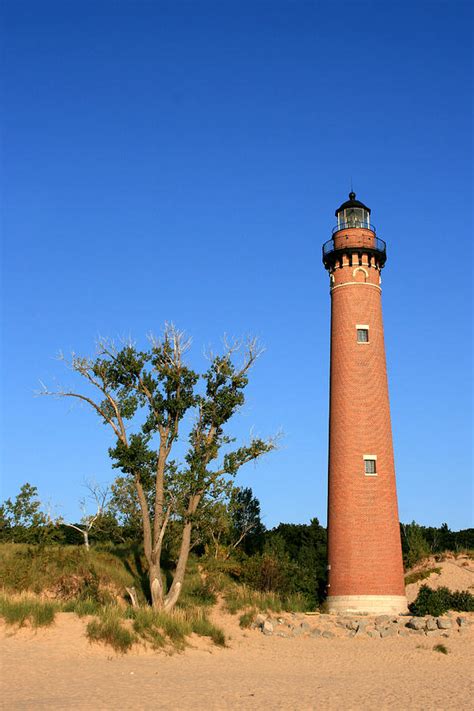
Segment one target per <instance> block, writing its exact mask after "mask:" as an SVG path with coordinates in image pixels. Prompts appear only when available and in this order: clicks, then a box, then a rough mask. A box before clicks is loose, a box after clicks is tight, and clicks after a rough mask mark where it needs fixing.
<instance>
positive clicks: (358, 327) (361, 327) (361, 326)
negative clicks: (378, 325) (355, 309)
mask: <svg viewBox="0 0 474 711" xmlns="http://www.w3.org/2000/svg"><path fill="white" fill-rule="evenodd" d="M357 331H367V340H366V341H359V339H358V338H357V336H358V333H357ZM356 341H357V343H358V344H359V345H361V346H367V345H368V344H369V343H370V328H369V327H368V325H367V324H365V323H363V324H360V323H357V324H356Z"/></svg>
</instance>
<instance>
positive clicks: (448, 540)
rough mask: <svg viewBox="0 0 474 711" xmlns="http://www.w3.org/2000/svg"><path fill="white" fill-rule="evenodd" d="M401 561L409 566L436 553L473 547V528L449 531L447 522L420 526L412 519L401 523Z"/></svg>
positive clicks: (457, 551)
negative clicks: (438, 524) (406, 522)
mask: <svg viewBox="0 0 474 711" xmlns="http://www.w3.org/2000/svg"><path fill="white" fill-rule="evenodd" d="M400 529H401V538H402V551H403V562H404V564H405V568H410V567H412V566H414V565H416V564H417V563H419V562H420V560H422V559H423V558H426V557H427V556H429V555H433V554H436V553H444V552H445V551H452V552H453V553H459V552H462V551H463V550H472V549H473V548H474V528H466V529H464V530H461V531H451V530H450V528H449V527H448V524H447V523H443V524H441V526H440V527H439V528H437V527H435V526H420V525H418V524H417V523H415V522H414V521H413V522H412V523H409V524H401V526H400Z"/></svg>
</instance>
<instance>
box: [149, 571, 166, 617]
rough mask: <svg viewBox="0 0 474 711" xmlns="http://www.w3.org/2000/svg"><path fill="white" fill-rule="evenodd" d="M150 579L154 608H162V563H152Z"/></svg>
mask: <svg viewBox="0 0 474 711" xmlns="http://www.w3.org/2000/svg"><path fill="white" fill-rule="evenodd" d="M148 579H149V581H150V593H151V604H152V607H153V609H154V610H162V609H163V606H164V600H163V597H164V595H163V580H162V577H161V569H160V563H159V562H158V563H152V564H151V565H150V568H149V571H148Z"/></svg>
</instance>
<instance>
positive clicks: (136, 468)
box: [0, 325, 474, 611]
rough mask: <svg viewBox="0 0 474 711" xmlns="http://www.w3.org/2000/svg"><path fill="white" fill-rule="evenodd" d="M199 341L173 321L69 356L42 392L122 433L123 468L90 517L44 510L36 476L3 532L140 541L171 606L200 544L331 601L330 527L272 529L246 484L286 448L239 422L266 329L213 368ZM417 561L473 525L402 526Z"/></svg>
mask: <svg viewBox="0 0 474 711" xmlns="http://www.w3.org/2000/svg"><path fill="white" fill-rule="evenodd" d="M190 345H191V341H190V339H188V338H187V337H186V336H185V334H184V333H183V332H181V331H179V330H178V329H176V328H175V327H174V326H173V325H167V326H166V327H165V329H164V333H163V336H162V337H161V338H153V337H152V338H151V339H150V343H149V346H148V347H147V348H146V349H144V350H142V349H139V348H138V347H137V346H136V345H135V344H134V343H132V342H126V343H121V344H120V345H119V346H117V345H116V344H115V343H114V342H111V341H108V340H104V339H103V340H101V341H100V342H99V343H98V346H97V352H96V354H95V356H93V357H88V356H80V355H77V354H72V356H71V358H70V359H69V360H67V359H66V358H64V357H63V356H61V360H62V361H63V362H64V364H65V365H66V366H67V367H68V369H69V371H70V372H71V373H72V377H73V382H72V384H71V386H70V387H67V388H62V389H59V390H54V391H52V390H49V389H48V388H47V387H46V386H43V388H42V390H41V391H40V393H39V394H40V395H44V396H50V397H54V398H57V399H60V400H62V399H71V400H73V401H76V402H79V403H81V404H83V405H85V406H86V407H88V408H89V410H90V411H91V413H92V414H93V415H95V416H96V418H97V421H98V423H99V424H100V425H103V426H105V427H107V428H108V430H109V432H110V435H111V446H110V447H109V456H110V459H111V463H112V467H113V468H115V469H117V470H118V472H119V474H118V476H117V478H116V479H115V481H114V482H113V484H112V485H111V487H110V489H103V488H101V487H99V486H97V485H94V484H89V504H90V503H92V504H93V509H92V511H91V512H89V513H88V512H87V511H88V510H87V501H86V500H85V501H84V502H83V506H82V508H83V516H82V518H81V520H80V521H65V520H63V519H62V518H59V517H54V516H53V515H52V514H51V512H49V513H48V512H45V511H44V510H42V507H41V503H40V501H39V499H38V497H37V490H36V488H35V487H34V486H32V485H30V484H25V485H24V486H23V487H22V489H21V491H20V493H19V494H18V496H17V497H16V498H15V499H14V500H10V499H8V500H7V501H5V502H4V504H3V505H2V507H1V508H0V540H2V541H15V542H25V543H50V544H54V543H59V544H65V545H67V544H79V543H83V544H84V545H85V546H86V548H88V547H89V546H90V545H91V544H96V545H98V544H100V545H106V544H107V545H120V544H127V543H128V544H130V543H132V544H134V545H137V546H139V547H140V550H141V553H142V555H143V556H144V559H145V568H146V571H147V575H148V588H149V600H150V603H151V605H152V606H153V607H154V608H155V609H157V610H165V611H168V610H171V609H172V608H173V607H174V605H175V604H176V603H177V601H178V599H179V596H180V594H181V590H182V587H183V582H184V577H185V574H186V569H187V565H188V559H189V556H190V554H193V555H197V556H200V557H205V558H206V560H208V561H212V560H214V561H217V562H219V563H220V564H228V565H227V567H228V569H229V570H233V574H234V575H235V576H236V577H238V579H240V580H242V581H243V582H248V583H249V584H250V585H252V586H254V587H257V588H258V589H261V590H264V591H278V592H280V593H282V594H290V593H293V592H299V593H301V594H302V595H304V596H306V597H307V599H308V600H311V601H312V602H314V603H317V602H319V601H321V599H322V598H323V596H324V589H325V584H326V530H325V529H324V528H323V527H322V526H321V525H320V524H319V522H318V520H317V519H313V520H312V521H311V522H310V523H309V524H307V525H296V524H291V523H282V524H280V525H279V526H277V527H276V528H274V529H272V530H270V531H267V530H265V527H264V526H263V524H262V521H261V518H260V504H259V502H258V501H257V499H256V498H255V497H254V496H253V493H252V491H251V490H250V489H249V488H240V487H238V486H236V485H235V483H234V481H235V476H236V474H237V473H238V471H239V469H240V468H241V467H243V466H245V465H246V464H247V463H249V462H251V461H256V460H258V459H260V458H261V457H263V456H265V455H267V454H269V453H271V452H274V451H275V450H276V449H277V440H278V438H277V437H276V436H274V435H273V436H269V437H255V436H251V437H250V438H249V440H248V441H247V442H241V443H239V444H237V443H236V439H235V437H233V436H232V433H231V431H230V426H231V424H232V422H233V421H234V420H235V418H236V416H237V415H238V414H239V412H240V411H241V409H242V407H243V406H244V404H245V393H246V388H247V385H248V383H249V376H250V372H251V370H252V368H253V366H254V365H255V363H256V362H257V360H258V358H259V356H260V355H261V353H262V349H261V348H260V347H259V345H258V343H257V341H256V339H253V338H249V339H247V340H246V341H239V340H233V341H228V340H224V345H223V349H222V352H221V353H219V354H213V353H208V354H207V360H208V365H207V368H206V369H205V370H204V371H203V372H200V373H199V372H197V371H196V370H194V369H193V368H191V367H190V365H189V363H188V362H187V353H188V350H189V348H190ZM401 533H402V542H403V549H404V555H405V561H406V563H408V564H410V565H412V564H414V563H415V562H416V561H417V560H419V559H420V557H422V555H425V554H427V553H429V552H436V551H437V550H442V549H446V548H450V549H456V548H457V547H474V542H473V537H472V530H471V531H467V532H466V531H464V532H463V531H461V532H458V533H453V532H451V531H449V529H448V528H447V526H446V525H443V526H442V527H441V529H434V528H423V527H421V526H417V525H416V524H415V523H413V524H409V525H407V526H402V530H401Z"/></svg>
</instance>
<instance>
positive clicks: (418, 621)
mask: <svg viewBox="0 0 474 711" xmlns="http://www.w3.org/2000/svg"><path fill="white" fill-rule="evenodd" d="M425 625H426V622H425V620H424V619H423V618H422V617H412V618H411V620H410V621H409V622H407V624H406V626H407V627H409V629H411V630H424V629H425Z"/></svg>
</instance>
